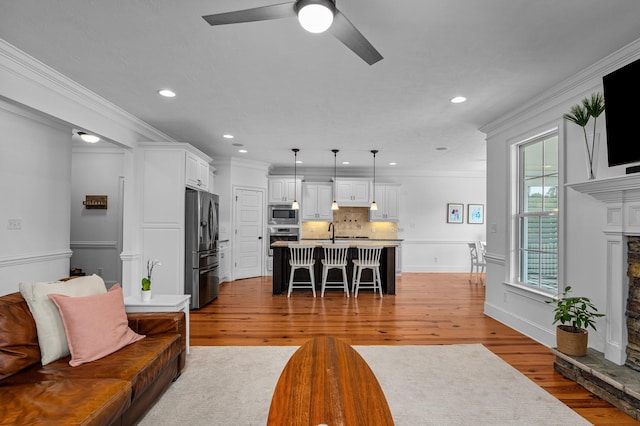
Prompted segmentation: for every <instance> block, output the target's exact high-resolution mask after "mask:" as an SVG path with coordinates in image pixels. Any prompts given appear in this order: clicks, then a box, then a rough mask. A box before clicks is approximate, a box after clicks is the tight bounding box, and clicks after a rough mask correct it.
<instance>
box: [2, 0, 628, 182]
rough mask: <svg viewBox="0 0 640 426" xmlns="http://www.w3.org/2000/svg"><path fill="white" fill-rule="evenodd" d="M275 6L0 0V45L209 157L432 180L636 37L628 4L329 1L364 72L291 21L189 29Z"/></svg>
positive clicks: (610, 0)
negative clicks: (357, 48)
mask: <svg viewBox="0 0 640 426" xmlns="http://www.w3.org/2000/svg"><path fill="white" fill-rule="evenodd" d="M281 2H283V0H243V1H239V0H206V1H205V0H180V1H175V0H135V1H131V0H110V1H98V0H55V1H42V0H20V1H2V2H0V38H2V39H4V40H5V41H7V42H9V43H11V44H13V45H14V46H16V47H18V48H19V49H21V50H22V51H24V52H26V53H28V54H30V55H32V56H34V57H35V58H37V59H39V60H40V61H42V62H44V63H45V64H47V65H49V66H50V67H52V68H54V69H56V70H57V71H59V72H61V73H63V74H65V75H66V76H68V77H70V78H72V79H73V80H75V81H77V82H78V83H80V84H82V85H83V86H85V87H87V88H88V89H90V90H92V91H94V92H95V93H97V94H99V95H100V96H102V97H104V98H106V99H107V100H109V101H111V102H112V103H114V104H116V105H118V106H120V107H121V108H123V109H125V110H126V111H128V112H130V113H132V114H134V115H135V116H137V117H139V118H140V119H142V120H144V121H146V122H147V123H149V124H151V125H152V126H154V127H156V128H157V129H159V130H161V131H162V132H164V133H166V134H167V135H169V136H171V137H173V138H174V139H176V140H178V141H181V142H189V143H191V144H193V145H195V146H196V147H198V148H200V149H201V150H202V151H204V152H205V153H207V154H209V155H211V156H212V157H218V158H219V157H229V156H235V157H241V158H246V159H251V160H258V161H264V162H268V163H272V164H274V165H275V166H278V165H280V166H285V167H287V166H291V165H292V162H293V154H292V152H291V148H300V149H301V151H300V153H299V154H298V158H299V159H300V160H302V161H303V162H304V164H303V165H302V166H301V167H303V168H304V167H309V166H311V167H330V168H331V167H332V166H333V154H332V153H331V149H332V148H337V149H340V153H339V154H338V163H339V164H340V162H342V161H345V160H348V161H350V162H351V165H350V166H349V167H355V168H357V167H370V165H371V162H372V160H371V154H370V152H369V151H370V150H371V149H379V150H380V153H379V154H378V156H377V167H378V168H379V169H384V168H385V167H390V166H388V165H387V164H388V163H389V162H391V161H394V162H397V163H398V165H397V166H395V167H396V168H401V169H403V170H407V169H415V168H419V169H423V170H429V171H433V172H440V171H447V172H458V171H471V172H482V171H484V170H485V167H486V164H485V159H486V154H485V142H484V135H483V134H482V133H481V132H479V131H478V130H477V129H478V128H479V127H481V126H482V125H484V124H486V123H488V122H491V121H493V120H494V119H496V118H499V117H500V116H502V115H504V114H505V113H508V112H509V111H511V110H513V109H515V108H518V107H519V106H520V105H522V104H523V103H525V102H527V100H529V99H531V98H532V97H534V96H536V95H537V94H539V93H540V92H541V91H544V90H545V89H548V88H550V87H551V86H553V85H555V84H557V83H559V82H561V81H562V80H564V79H566V78H567V77H569V76H571V75H572V74H574V73H576V72H578V71H580V70H582V69H584V68H585V67H587V66H589V65H591V64H593V63H595V62H596V61H598V60H599V59H602V58H603V57H605V56H607V55H608V54H610V53H612V52H614V51H616V50H617V49H619V48H621V47H623V46H625V45H626V44H628V43H630V42H632V41H633V40H635V39H637V38H640V25H638V23H639V22H640V1H637V0H455V1H454V0H395V1H383V0H338V2H337V7H338V9H339V10H341V11H342V13H343V14H344V15H346V16H347V18H349V19H350V20H351V22H352V23H353V24H354V25H355V26H356V27H357V28H358V29H359V30H360V31H361V32H362V33H363V34H364V36H365V37H367V38H368V40H369V41H370V42H371V43H372V44H373V45H374V46H375V47H376V48H377V50H378V51H379V52H380V53H381V54H382V56H384V59H383V60H382V61H380V62H378V63H376V64H374V65H373V66H369V65H367V64H366V63H365V62H364V61H362V60H361V59H360V58H359V57H357V56H356V55H355V54H354V53H352V52H351V51H350V50H349V49H347V48H346V47H345V46H344V45H342V44H341V43H340V42H339V41H338V40H337V39H335V38H334V37H332V36H331V35H330V34H322V35H316V34H310V33H307V32H305V31H304V30H303V29H302V28H301V27H300V26H299V24H298V23H297V21H296V19H295V18H293V19H285V20H273V21H263V22H254V23H245V24H233V25H224V26H217V27H211V26H209V25H208V24H207V23H206V22H205V21H204V20H203V19H202V15H208V14H214V13H220V12H227V11H232V10H237V9H245V8H250V7H256V6H263V5H268V4H273V3H281ZM165 87H169V88H171V89H173V90H174V91H176V92H177V94H178V96H177V97H175V98H173V99H165V98H161V97H160V96H158V94H157V90H158V89H160V88H165ZM456 95H464V96H466V97H467V98H468V101H467V102H466V103H464V104H458V105H454V104H451V103H450V102H449V99H450V98H451V97H453V96H456ZM224 133H231V134H233V135H234V136H235V139H233V140H227V139H223V137H222V135H223V134H224ZM232 143H240V144H243V145H244V148H245V149H247V150H248V153H246V154H239V153H238V152H237V150H238V148H237V147H233V146H232V145H231V144H232ZM437 147H446V148H447V150H446V151H438V150H436V148H437ZM341 167H345V166H341Z"/></svg>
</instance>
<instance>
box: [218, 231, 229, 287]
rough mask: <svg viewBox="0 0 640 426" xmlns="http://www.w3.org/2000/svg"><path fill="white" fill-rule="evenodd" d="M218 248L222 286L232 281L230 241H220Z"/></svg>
mask: <svg viewBox="0 0 640 426" xmlns="http://www.w3.org/2000/svg"><path fill="white" fill-rule="evenodd" d="M219 244H220V245H219V247H218V253H219V256H220V260H219V263H218V267H219V269H218V272H219V274H220V284H222V283H224V282H227V281H231V257H230V256H231V253H230V250H229V241H228V240H223V241H220V243H219Z"/></svg>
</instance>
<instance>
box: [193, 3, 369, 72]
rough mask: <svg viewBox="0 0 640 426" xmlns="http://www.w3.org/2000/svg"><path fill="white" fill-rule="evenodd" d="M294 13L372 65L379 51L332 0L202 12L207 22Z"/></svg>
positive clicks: (233, 21) (307, 27)
mask: <svg viewBox="0 0 640 426" xmlns="http://www.w3.org/2000/svg"><path fill="white" fill-rule="evenodd" d="M293 16H297V17H298V20H299V21H300V25H302V27H303V28H304V29H305V30H307V31H309V32H312V33H321V32H324V31H326V30H329V31H330V32H331V34H333V35H334V36H335V37H336V38H337V39H338V40H340V41H341V42H342V43H343V44H344V45H345V46H347V47H348V48H349V49H351V50H352V51H353V52H354V53H355V54H356V55H358V56H360V57H361V58H362V59H363V60H364V61H365V62H366V63H368V64H369V65H373V64H375V63H376V62H378V61H379V60H381V59H382V55H380V53H379V52H378V51H377V50H376V49H375V47H373V46H372V45H371V43H369V40H367V39H366V38H365V37H364V36H363V35H362V33H360V31H358V29H357V28H356V27H355V26H354V25H353V24H352V23H351V22H350V21H349V20H348V19H347V17H346V16H344V15H343V14H342V13H341V12H340V11H339V10H338V9H337V8H336V2H335V0H296V1H292V2H288V3H280V4H273V5H270V6H262V7H255V8H252V9H244V10H236V11H234V12H226V13H217V14H214V15H206V16H203V18H204V20H205V21H207V22H208V23H209V24H210V25H225V24H237V23H241V22H253V21H266V20H270V19H280V18H290V17H293Z"/></svg>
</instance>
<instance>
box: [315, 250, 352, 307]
mask: <svg viewBox="0 0 640 426" xmlns="http://www.w3.org/2000/svg"><path fill="white" fill-rule="evenodd" d="M322 248H323V250H324V259H322V293H321V297H324V290H325V289H327V288H342V289H343V290H344V292H345V293H346V294H347V297H349V281H348V280H347V254H348V252H349V245H348V244H323V245H322ZM331 269H340V270H341V271H342V281H327V276H328V275H329V270H331Z"/></svg>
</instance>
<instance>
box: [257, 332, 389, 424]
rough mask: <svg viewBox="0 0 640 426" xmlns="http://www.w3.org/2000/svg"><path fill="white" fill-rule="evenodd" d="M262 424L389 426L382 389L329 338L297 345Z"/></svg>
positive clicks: (353, 353)
mask: <svg viewBox="0 0 640 426" xmlns="http://www.w3.org/2000/svg"><path fill="white" fill-rule="evenodd" d="M267 424H268V425H274V426H275V425H277V426H282V425H305V426H308V425H321V424H326V425H360V426H362V425H393V418H392V417H391V411H390V410H389V405H388V404H387V399H386V398H385V396H384V393H383V392H382V388H381V387H380V384H379V383H378V380H377V379H376V376H375V375H374V374H373V372H372V371H371V369H370V368H369V365H367V363H366V361H365V360H364V359H363V358H362V357H361V356H360V354H358V353H357V352H356V351H355V350H354V349H353V348H352V347H351V346H349V345H348V344H346V343H345V342H343V341H341V340H336V339H334V338H333V337H316V338H314V339H311V340H310V341H308V342H306V343H305V344H304V345H302V346H301V347H300V348H299V349H298V350H297V351H296V352H295V353H294V354H293V356H292V357H291V359H290V360H289V362H288V363H287V365H286V366H285V367H284V370H283V371H282V374H281V375H280V378H279V379H278V384H277V385H276V389H275V391H274V393H273V398H272V399H271V408H270V410H269V419H268V421H267Z"/></svg>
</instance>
